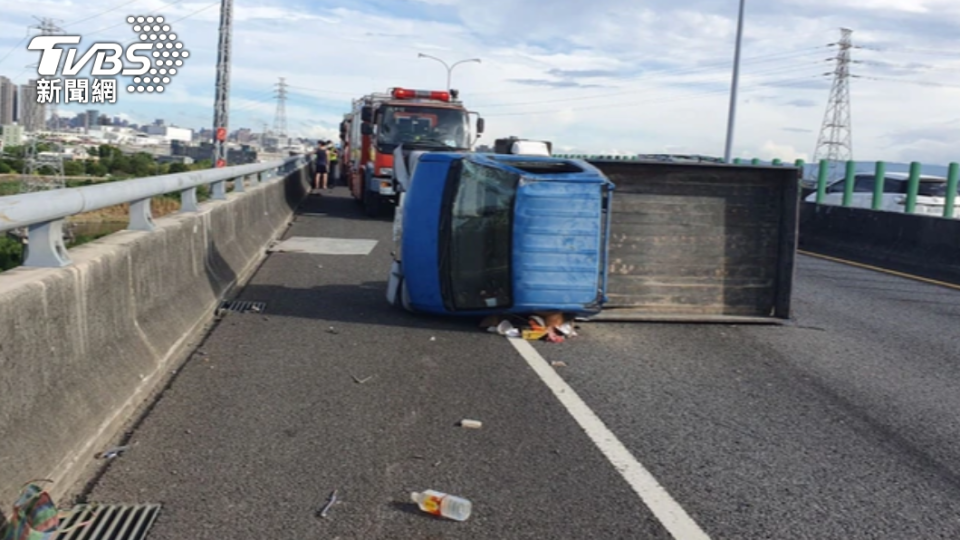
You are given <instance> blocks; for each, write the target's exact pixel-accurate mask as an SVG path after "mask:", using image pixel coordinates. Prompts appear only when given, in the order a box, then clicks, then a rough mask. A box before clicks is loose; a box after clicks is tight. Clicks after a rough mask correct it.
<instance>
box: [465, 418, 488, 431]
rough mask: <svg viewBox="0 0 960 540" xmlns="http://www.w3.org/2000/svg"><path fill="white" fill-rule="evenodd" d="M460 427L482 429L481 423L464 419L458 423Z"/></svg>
mask: <svg viewBox="0 0 960 540" xmlns="http://www.w3.org/2000/svg"><path fill="white" fill-rule="evenodd" d="M460 427H464V428H469V429H480V428H481V427H483V422H481V421H479V420H468V419H466V418H464V419H463V420H461V421H460Z"/></svg>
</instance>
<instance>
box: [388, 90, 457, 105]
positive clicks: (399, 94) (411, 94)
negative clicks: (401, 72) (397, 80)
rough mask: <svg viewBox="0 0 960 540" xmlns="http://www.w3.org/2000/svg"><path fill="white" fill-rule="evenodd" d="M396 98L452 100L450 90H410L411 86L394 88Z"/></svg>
mask: <svg viewBox="0 0 960 540" xmlns="http://www.w3.org/2000/svg"><path fill="white" fill-rule="evenodd" d="M393 98H394V99H414V98H420V99H435V100H437V101H447V102H449V101H450V92H439V91H431V90H410V89H409V88H394V89H393Z"/></svg>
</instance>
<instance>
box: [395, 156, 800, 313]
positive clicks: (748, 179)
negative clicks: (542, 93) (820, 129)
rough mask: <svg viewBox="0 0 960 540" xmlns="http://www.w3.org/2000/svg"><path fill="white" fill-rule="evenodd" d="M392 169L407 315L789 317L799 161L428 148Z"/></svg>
mask: <svg viewBox="0 0 960 540" xmlns="http://www.w3.org/2000/svg"><path fill="white" fill-rule="evenodd" d="M401 155H402V154H401ZM395 169H396V171H395V174H396V175H397V178H398V183H399V184H400V186H401V189H402V195H401V200H400V203H399V205H398V208H397V213H396V216H395V221H394V243H395V246H394V260H393V263H392V268H391V270H390V277H389V282H388V286H387V300H388V301H389V302H391V303H393V304H394V305H397V306H400V307H402V308H404V309H406V310H408V311H412V312H421V313H430V314H442V315H461V316H486V315H494V314H529V313H536V312H563V313H566V314H570V315H573V316H577V317H581V318H586V319H589V320H618V321H678V322H680V321H682V322H730V323H739V322H764V323H769V322H783V321H786V320H789V319H790V298H791V292H792V286H793V274H794V265H795V254H796V245H797V224H798V210H799V190H800V171H799V169H797V168H794V167H780V166H769V167H766V166H752V165H751V166H740V165H727V164H718V163H690V162H686V163H684V162H671V161H669V160H661V159H658V160H614V159H610V160H590V161H586V160H579V159H565V158H560V157H550V156H529V155H510V154H485V153H471V152H430V151H427V152H409V153H407V154H406V155H405V156H402V157H399V156H398V159H397V160H396V163H395Z"/></svg>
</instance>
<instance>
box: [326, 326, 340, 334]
mask: <svg viewBox="0 0 960 540" xmlns="http://www.w3.org/2000/svg"><path fill="white" fill-rule="evenodd" d="M327 333H328V334H339V333H340V332H339V331H337V330H336V329H335V328H334V327H332V326H331V327H330V328H327Z"/></svg>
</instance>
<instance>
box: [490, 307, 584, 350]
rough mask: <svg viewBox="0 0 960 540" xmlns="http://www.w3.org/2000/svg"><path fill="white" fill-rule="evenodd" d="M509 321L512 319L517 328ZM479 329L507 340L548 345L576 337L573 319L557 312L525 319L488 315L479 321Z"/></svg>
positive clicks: (534, 315) (512, 316) (513, 316)
mask: <svg viewBox="0 0 960 540" xmlns="http://www.w3.org/2000/svg"><path fill="white" fill-rule="evenodd" d="M510 319H514V321H516V323H517V324H518V325H519V328H518V327H517V325H515V324H514V322H512V321H511V320H510ZM480 327H481V328H486V330H487V332H490V333H491V334H499V335H501V336H506V337H508V338H522V339H525V340H527V341H548V342H550V343H563V341H564V340H566V339H567V338H571V337H575V336H576V335H577V331H576V326H574V319H573V318H572V317H567V316H565V315H564V314H563V313H559V312H551V313H539V314H533V315H530V316H529V317H526V318H524V317H519V316H515V315H509V316H502V315H490V316H488V317H486V318H484V319H483V320H482V321H480Z"/></svg>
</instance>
